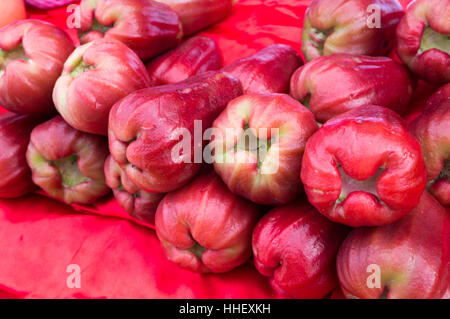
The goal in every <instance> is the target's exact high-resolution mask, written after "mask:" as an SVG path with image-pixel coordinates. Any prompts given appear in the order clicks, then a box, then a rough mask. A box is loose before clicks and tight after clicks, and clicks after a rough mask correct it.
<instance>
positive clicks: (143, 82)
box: [53, 39, 150, 135]
mask: <svg viewBox="0 0 450 319" xmlns="http://www.w3.org/2000/svg"><path fill="white" fill-rule="evenodd" d="M148 86H150V78H149V76H148V74H147V70H146V69H145V65H144V64H143V63H142V62H141V60H140V59H139V57H138V56H137V55H136V54H135V53H134V52H133V51H132V50H131V49H129V48H128V47H127V46H126V45H124V44H123V43H121V42H119V41H116V40H106V39H100V40H96V41H93V42H90V43H88V44H85V45H82V46H80V47H78V48H77V49H76V50H75V51H74V52H73V53H72V54H71V55H70V57H69V58H68V60H67V61H66V63H65V64H64V70H63V73H62V74H61V76H60V77H59V79H58V80H57V81H56V85H55V88H54V91H53V100H54V102H55V106H56V109H57V110H58V112H59V113H60V114H61V116H62V117H63V118H64V120H65V121H66V122H68V123H69V124H70V125H72V126H73V127H74V128H76V129H78V130H80V131H83V132H87V133H94V134H101V135H107V131H108V115H109V111H110V109H111V107H112V106H113V105H114V103H116V102H117V101H118V100H120V99H121V98H123V97H125V96H126V95H128V94H129V93H131V92H134V91H136V90H138V89H142V88H146V87H148Z"/></svg>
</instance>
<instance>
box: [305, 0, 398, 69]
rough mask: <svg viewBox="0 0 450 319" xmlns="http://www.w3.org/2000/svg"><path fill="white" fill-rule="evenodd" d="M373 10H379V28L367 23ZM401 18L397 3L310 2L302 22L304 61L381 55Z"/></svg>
mask: <svg viewBox="0 0 450 319" xmlns="http://www.w3.org/2000/svg"><path fill="white" fill-rule="evenodd" d="M371 6H372V7H371ZM374 8H379V9H380V21H379V22H380V25H379V27H378V26H375V25H374V27H371V24H369V23H368V22H371V23H373V22H376V21H375V20H373V19H371V15H373V14H374V13H375V11H373V9H374ZM403 15H404V12H403V8H402V6H401V5H400V3H399V2H398V1H397V0H313V1H312V2H311V4H310V5H309V7H308V9H307V11H306V13H305V19H304V23H303V33H302V51H303V54H304V56H305V59H306V61H307V62H308V61H311V60H313V59H315V58H318V57H320V56H323V55H330V54H333V53H348V54H362V55H371V56H379V55H384V54H385V53H387V52H388V51H389V49H390V48H391V46H392V40H393V39H394V38H395V29H396V27H397V24H398V23H399V21H400V19H401V18H402V16H403ZM336 29H337V30H336Z"/></svg>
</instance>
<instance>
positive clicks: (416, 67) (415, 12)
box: [397, 0, 450, 84]
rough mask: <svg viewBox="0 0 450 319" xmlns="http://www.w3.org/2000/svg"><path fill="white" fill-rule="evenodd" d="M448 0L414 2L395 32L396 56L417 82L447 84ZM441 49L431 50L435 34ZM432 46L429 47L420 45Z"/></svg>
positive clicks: (449, 46)
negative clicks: (410, 71) (439, 35)
mask: <svg viewBox="0 0 450 319" xmlns="http://www.w3.org/2000/svg"><path fill="white" fill-rule="evenodd" d="M448 21H450V0H416V1H414V2H412V3H411V4H410V6H409V7H408V9H407V10H406V14H405V16H404V17H403V19H402V20H401V21H400V23H399V25H398V28H397V53H398V55H399V56H400V58H401V59H402V60H403V62H404V63H405V64H406V65H408V66H409V68H410V69H411V70H412V71H413V72H414V73H415V74H416V75H417V76H418V77H420V78H422V79H424V80H426V81H428V82H431V83H434V84H444V83H447V82H450V44H449V36H450V23H449V22H448ZM427 28H431V30H433V31H434V32H436V33H440V34H441V36H442V39H441V40H440V41H441V44H442V45H443V47H441V48H437V47H435V41H436V38H435V34H430V33H428V32H425V31H426V29H427ZM424 41H431V42H434V43H433V44H432V45H431V46H430V47H428V46H429V45H426V46H425V47H423V46H422V45H423V44H424V43H426V42H424Z"/></svg>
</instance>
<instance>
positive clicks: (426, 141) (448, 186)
mask: <svg viewBox="0 0 450 319" xmlns="http://www.w3.org/2000/svg"><path fill="white" fill-rule="evenodd" d="M411 132H412V133H413V134H414V136H415V137H416V138H417V140H418V141H419V143H420V145H421V146H422V153H423V157H424V159H425V166H426V168H427V174H428V190H429V191H430V192H431V194H433V195H434V196H435V197H436V198H437V199H438V200H439V202H440V203H441V204H442V205H444V206H450V84H446V85H444V86H443V87H442V88H440V89H439V90H438V91H437V92H436V93H435V94H433V95H432V96H431V97H430V99H429V100H428V101H427V105H426V107H425V110H424V112H423V114H421V115H420V116H419V117H418V118H417V119H416V120H415V121H414V122H413V123H411Z"/></svg>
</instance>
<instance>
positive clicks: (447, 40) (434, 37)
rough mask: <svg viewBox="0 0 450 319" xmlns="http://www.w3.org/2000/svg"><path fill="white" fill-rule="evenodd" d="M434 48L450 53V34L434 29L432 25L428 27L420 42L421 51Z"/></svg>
mask: <svg viewBox="0 0 450 319" xmlns="http://www.w3.org/2000/svg"><path fill="white" fill-rule="evenodd" d="M432 49H438V50H440V51H443V52H446V53H447V54H450V34H442V33H439V32H436V31H434V30H433V29H432V28H431V27H426V28H425V30H424V32H423V35H422V42H421V43H420V53H423V52H426V51H428V50H432Z"/></svg>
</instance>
